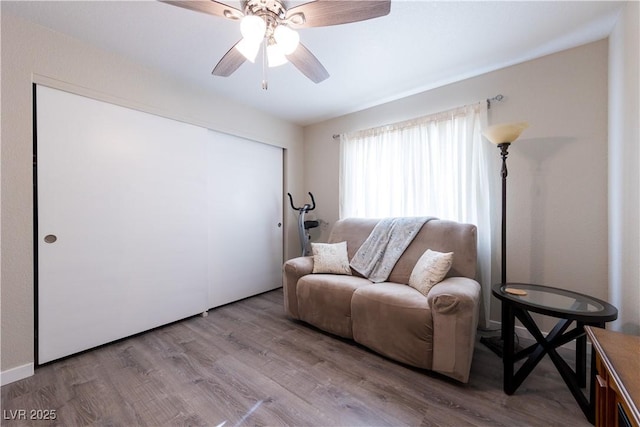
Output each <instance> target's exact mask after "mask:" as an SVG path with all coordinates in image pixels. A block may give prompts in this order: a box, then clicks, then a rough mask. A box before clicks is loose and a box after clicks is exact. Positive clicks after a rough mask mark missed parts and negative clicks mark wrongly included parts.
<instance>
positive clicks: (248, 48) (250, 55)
mask: <svg viewBox="0 0 640 427" xmlns="http://www.w3.org/2000/svg"><path fill="white" fill-rule="evenodd" d="M261 44H262V40H260V41H258V42H257V43H256V42H254V41H252V40H248V39H246V38H244V39H242V40H240V42H239V43H238V44H236V49H237V50H238V52H240V53H241V54H242V55H243V56H244V57H245V58H247V60H249V61H251V62H256V57H257V56H258V52H259V51H260V45H261Z"/></svg>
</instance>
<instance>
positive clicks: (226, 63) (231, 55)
mask: <svg viewBox="0 0 640 427" xmlns="http://www.w3.org/2000/svg"><path fill="white" fill-rule="evenodd" d="M238 43H240V42H238ZM238 43H236V44H235V45H233V47H232V48H231V49H229V51H228V52H227V53H225V54H224V56H223V57H222V59H221V60H220V61H219V62H218V64H216V67H215V68H214V69H213V71H212V72H211V74H213V75H214V76H220V77H229V76H230V75H231V74H233V72H234V71H236V70H237V69H238V68H239V67H240V66H241V65H242V64H243V63H244V61H246V58H245V57H244V55H243V54H241V53H240V51H239V50H238V49H236V45H237V44H238Z"/></svg>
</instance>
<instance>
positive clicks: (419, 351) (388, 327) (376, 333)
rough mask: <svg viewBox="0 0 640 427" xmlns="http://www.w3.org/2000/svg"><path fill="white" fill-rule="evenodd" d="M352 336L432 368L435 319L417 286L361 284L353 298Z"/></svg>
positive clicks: (382, 351)
mask: <svg viewBox="0 0 640 427" xmlns="http://www.w3.org/2000/svg"><path fill="white" fill-rule="evenodd" d="M351 315H352V318H353V339H354V340H355V341H357V342H358V343H360V344H362V345H364V346H366V347H369V348H370V349H372V350H374V351H376V352H378V353H380V354H383V355H385V356H387V357H390V358H392V359H395V360H398V361H400V362H403V363H406V364H409V365H412V366H416V367H419V368H425V369H431V366H432V360H433V319H432V317H431V309H430V308H429V304H428V301H427V298H426V297H425V296H424V295H422V294H421V293H420V292H419V291H417V290H416V289H414V288H412V287H410V286H408V285H405V284H399V283H392V282H384V283H376V284H372V285H371V286H364V287H359V288H358V289H356V290H355V292H354V294H353V298H352V300H351Z"/></svg>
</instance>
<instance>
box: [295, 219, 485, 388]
mask: <svg viewBox="0 0 640 427" xmlns="http://www.w3.org/2000/svg"><path fill="white" fill-rule="evenodd" d="M377 222H378V220H375V219H360V218H349V219H344V220H340V221H338V222H336V224H335V225H334V227H333V229H332V231H331V234H330V237H329V243H337V242H343V241H346V242H347V252H348V257H349V259H350V260H351V259H352V258H353V256H354V254H355V253H356V251H357V250H358V248H359V247H360V246H361V245H362V244H363V242H364V241H365V240H366V239H367V237H368V236H369V234H370V233H371V231H372V230H373V229H374V227H375V226H376V224H377ZM427 249H432V250H435V251H439V252H453V253H454V255H453V263H452V266H451V269H450V270H449V272H448V274H447V276H446V278H445V279H444V280H443V281H441V282H440V283H438V284H437V285H435V286H434V287H433V288H431V290H430V291H429V292H428V294H427V296H425V295H423V294H422V293H420V292H419V291H417V290H416V289H414V288H412V287H410V286H409V285H407V283H408V282H409V277H410V275H411V272H412V270H413V267H414V266H415V264H416V263H417V261H418V259H420V257H421V256H422V254H423V253H424V252H425V251H426V250H427ZM476 258H477V256H476V227H475V226H474V225H469V224H461V223H457V222H452V221H443V220H432V221H429V222H427V223H425V224H424V225H423V226H422V228H421V229H420V231H419V232H418V234H417V235H416V237H415V238H414V239H413V241H412V242H411V244H410V245H409V246H408V247H407V249H406V250H405V251H404V253H403V254H402V256H401V257H400V259H399V260H398V262H397V263H396V265H395V267H394V268H393V270H392V271H391V274H390V275H389V278H388V279H387V281H386V282H383V283H372V282H371V281H369V280H367V279H365V278H363V277H362V276H360V275H359V274H358V273H357V272H355V271H352V273H353V275H336V274H312V271H313V257H299V258H294V259H291V260H289V261H287V262H286V263H285V264H284V267H283V269H284V276H283V288H284V306H285V311H286V313H287V315H288V316H290V317H292V318H294V319H299V320H302V321H304V322H306V323H309V324H311V325H314V326H316V327H318V328H320V329H322V330H324V331H326V332H329V333H332V334H335V335H338V336H341V337H344V338H349V339H352V340H354V341H356V342H358V343H360V344H362V345H364V346H366V347H368V348H370V349H371V350H374V351H376V352H378V353H380V354H382V355H384V356H386V357H389V358H391V359H394V360H397V361H399V362H402V363H406V364H408V365H411V366H415V367H418V368H424V369H429V370H433V371H436V372H439V373H442V374H444V375H446V376H449V377H451V378H454V379H456V380H458V381H461V382H464V383H466V382H468V380H469V371H470V369H471V360H472V357H473V349H474V343H475V336H476V328H477V324H478V312H479V304H480V285H479V284H478V283H477V282H476V281H475V276H476Z"/></svg>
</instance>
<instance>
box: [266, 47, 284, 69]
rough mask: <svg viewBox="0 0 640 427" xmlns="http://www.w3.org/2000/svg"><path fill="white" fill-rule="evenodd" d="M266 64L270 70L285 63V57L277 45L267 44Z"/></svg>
mask: <svg viewBox="0 0 640 427" xmlns="http://www.w3.org/2000/svg"><path fill="white" fill-rule="evenodd" d="M267 62H268V63H269V67H271V68H273V67H278V66H280V65H283V64H286V63H287V57H286V56H284V52H283V51H282V48H281V47H280V46H279V45H278V44H277V43H269V45H268V46H267Z"/></svg>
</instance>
